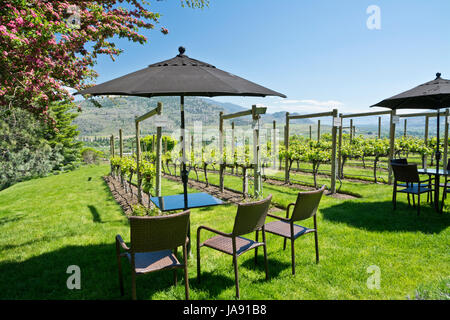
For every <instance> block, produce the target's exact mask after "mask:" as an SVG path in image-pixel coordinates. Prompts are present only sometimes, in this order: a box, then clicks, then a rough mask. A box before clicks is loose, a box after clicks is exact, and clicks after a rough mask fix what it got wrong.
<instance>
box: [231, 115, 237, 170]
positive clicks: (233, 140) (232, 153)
mask: <svg viewBox="0 0 450 320" xmlns="http://www.w3.org/2000/svg"><path fill="white" fill-rule="evenodd" d="M235 148H236V140H235V137H234V121H233V122H232V123H231V159H232V162H233V167H232V168H231V174H234V154H235V152H236V150H235Z"/></svg>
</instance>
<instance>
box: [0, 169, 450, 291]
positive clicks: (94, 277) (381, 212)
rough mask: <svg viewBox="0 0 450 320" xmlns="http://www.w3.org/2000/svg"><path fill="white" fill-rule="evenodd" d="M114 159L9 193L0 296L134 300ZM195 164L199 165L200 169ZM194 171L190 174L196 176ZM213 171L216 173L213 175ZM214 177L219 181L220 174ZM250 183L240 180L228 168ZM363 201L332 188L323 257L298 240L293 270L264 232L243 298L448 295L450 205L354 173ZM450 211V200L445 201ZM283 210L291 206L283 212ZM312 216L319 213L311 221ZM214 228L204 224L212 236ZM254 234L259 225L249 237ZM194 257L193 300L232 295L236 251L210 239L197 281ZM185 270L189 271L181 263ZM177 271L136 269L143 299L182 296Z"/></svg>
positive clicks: (213, 214)
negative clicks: (75, 272) (411, 198)
mask: <svg viewBox="0 0 450 320" xmlns="http://www.w3.org/2000/svg"><path fill="white" fill-rule="evenodd" d="M108 171H109V167H108V166H107V165H101V166H91V167H83V168H81V169H79V170H76V171H74V172H70V173H65V174H61V175H58V176H50V177H46V178H42V179H36V180H30V181H26V182H22V183H19V184H16V185H14V186H12V187H10V188H8V189H6V190H3V191H1V192H0V234H1V237H0V252H1V255H0V288H1V291H0V299H130V298H131V276H130V272H129V264H128V263H127V262H126V261H125V260H124V266H125V268H124V269H125V270H124V275H125V292H126V295H125V297H123V298H122V297H121V296H120V293H119V287H118V279H117V264H116V258H115V243H114V237H115V235H116V234H118V233H119V234H121V235H122V236H123V238H124V239H125V241H127V242H128V240H129V225H128V221H127V219H126V217H125V216H124V214H123V213H122V211H121V209H120V207H119V206H118V205H117V204H116V202H115V201H114V199H113V197H112V195H111V193H110V192H109V189H108V188H107V186H106V184H105V183H104V181H103V179H102V176H103V175H106V174H107V173H108ZM191 174H192V173H191ZM191 177H192V176H191ZM211 179H212V180H214V179H216V177H215V176H213V175H212V176H211ZM213 182H214V183H217V181H213ZM225 185H226V186H230V187H233V188H235V189H238V190H239V189H240V188H241V179H239V178H235V177H229V176H226V177H225ZM344 186H345V189H346V190H347V191H349V192H353V193H358V194H360V195H362V198H360V199H353V200H340V199H336V198H332V197H324V198H323V200H322V202H321V206H320V210H319V213H318V230H319V247H320V263H319V264H318V265H316V263H315V255H314V239H313V236H312V235H306V236H304V237H302V238H299V239H298V240H297V241H296V266H297V267H296V269H297V274H296V276H292V274H291V266H290V248H289V244H288V247H287V250H286V251H283V250H282V239H281V238H279V237H276V236H274V235H269V234H268V235H267V243H268V258H269V274H270V279H269V280H268V281H265V280H264V267H263V263H262V250H260V251H259V255H260V259H259V261H260V263H259V264H258V265H257V266H255V265H254V260H253V254H252V253H247V254H244V255H242V256H241V257H240V258H239V259H238V262H239V271H240V288H241V298H242V299H280V300H281V299H406V298H407V297H408V296H409V297H411V298H416V297H418V298H431V299H444V298H447V299H448V298H449V296H450V289H449V286H450V274H449V273H450V272H449V271H450V254H449V252H450V250H449V249H450V248H449V244H450V230H449V225H450V214H448V213H447V214H444V215H439V214H437V213H435V212H434V211H433V209H432V208H431V207H430V206H429V205H427V204H425V202H424V203H423V210H422V212H421V216H420V217H417V215H416V210H415V209H412V208H408V206H407V202H406V197H405V196H403V197H402V196H401V195H400V196H399V198H400V199H399V200H400V203H399V205H398V209H397V210H396V211H393V210H392V203H391V191H392V189H391V187H390V186H387V185H374V184H361V183H352V182H345V184H344ZM162 190H163V194H166V195H167V194H176V193H181V192H182V186H181V184H180V183H175V182H171V181H168V180H164V183H163V186H162ZM264 193H265V194H266V195H267V194H269V193H271V194H273V196H274V198H273V199H274V202H275V203H277V204H278V205H279V206H282V207H285V206H286V205H287V204H289V203H290V202H293V201H294V200H295V198H296V195H297V190H294V189H291V188H288V187H279V186H273V185H268V184H265V185H264ZM447 210H449V208H447ZM235 213H236V207H235V206H234V205H224V206H219V207H214V208H203V209H195V210H192V215H191V223H192V229H191V230H192V234H193V236H194V235H195V233H196V229H197V227H198V226H199V225H208V226H211V227H213V228H216V229H219V230H223V231H225V232H229V231H231V229H232V225H233V221H234V215H235ZM280 214H283V215H284V213H283V212H280ZM305 225H306V226H312V221H306V222H305ZM207 236H211V234H208V233H206V232H204V233H203V237H202V238H203V239H205V238H206V237H207ZM251 237H253V235H251ZM195 249H196V248H195V244H193V252H194V254H193V255H192V256H191V258H190V260H189V278H190V288H191V299H234V294H235V288H234V274H233V266H232V258H231V256H228V255H225V254H221V253H219V252H216V251H213V250H211V249H208V248H203V249H202V283H201V284H198V283H197V281H196V254H195V252H196V251H195ZM70 265H78V266H79V267H80V269H81V289H80V290H69V289H67V287H66V281H67V278H68V277H69V276H70V275H69V274H67V273H66V270H67V267H68V266H70ZM373 265H375V266H378V267H379V268H380V271H381V283H380V289H379V290H377V289H369V288H368V287H367V285H366V282H367V279H368V278H369V276H370V275H371V274H369V273H368V272H367V268H368V267H369V266H373ZM179 279H181V282H182V279H183V276H182V271H181V270H180V273H179ZM172 280H173V275H172V272H158V273H153V274H148V275H144V276H138V277H137V293H138V298H139V299H184V288H183V285H182V283H179V284H178V286H176V287H174V286H173V285H172Z"/></svg>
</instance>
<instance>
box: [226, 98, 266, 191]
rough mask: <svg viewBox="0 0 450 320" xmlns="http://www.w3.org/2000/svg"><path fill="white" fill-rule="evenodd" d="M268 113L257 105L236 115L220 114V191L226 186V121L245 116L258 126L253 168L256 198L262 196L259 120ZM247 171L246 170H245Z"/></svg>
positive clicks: (255, 129)
mask: <svg viewBox="0 0 450 320" xmlns="http://www.w3.org/2000/svg"><path fill="white" fill-rule="evenodd" d="M266 111H267V108H265V107H257V106H256V105H253V106H252V108H251V109H249V110H245V111H240V112H236V113H232V114H224V113H223V112H220V114H219V152H220V154H221V157H222V158H221V159H222V163H221V165H220V167H221V170H220V177H219V187H220V191H221V192H223V191H224V189H225V185H224V170H223V169H224V168H225V163H224V162H225V161H224V156H223V149H224V134H223V129H224V126H223V124H224V120H227V119H234V118H238V117H243V116H249V115H251V116H252V120H253V121H254V123H255V121H256V123H255V124H256V126H255V127H254V128H253V129H254V131H253V157H254V158H253V162H254V164H253V166H254V181H255V183H254V188H253V189H254V196H255V197H258V196H259V195H261V194H262V183H261V161H260V155H259V152H260V148H259V131H260V130H259V119H260V115H261V114H265V113H266ZM233 144H234V141H233V143H232V145H233ZM244 171H245V170H244ZM245 187H246V186H245V185H244V186H243V193H244V194H245Z"/></svg>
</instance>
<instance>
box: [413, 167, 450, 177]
mask: <svg viewBox="0 0 450 320" xmlns="http://www.w3.org/2000/svg"><path fill="white" fill-rule="evenodd" d="M417 172H419V173H420V174H434V175H435V174H436V168H434V169H433V168H427V169H417ZM438 172H439V173H438V174H439V175H441V176H447V175H450V171H449V170H445V169H439V171H438Z"/></svg>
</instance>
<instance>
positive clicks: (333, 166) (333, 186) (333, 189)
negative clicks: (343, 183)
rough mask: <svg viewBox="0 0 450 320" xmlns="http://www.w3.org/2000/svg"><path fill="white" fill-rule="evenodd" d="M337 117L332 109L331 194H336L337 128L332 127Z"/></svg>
mask: <svg viewBox="0 0 450 320" xmlns="http://www.w3.org/2000/svg"><path fill="white" fill-rule="evenodd" d="M337 117H338V111H337V109H333V123H332V128H331V140H332V151H331V188H330V189H331V190H330V192H331V194H334V193H336V161H337V158H336V149H337V146H336V140H337V139H336V135H337V127H336V126H335V125H334V119H335V118H337Z"/></svg>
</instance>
